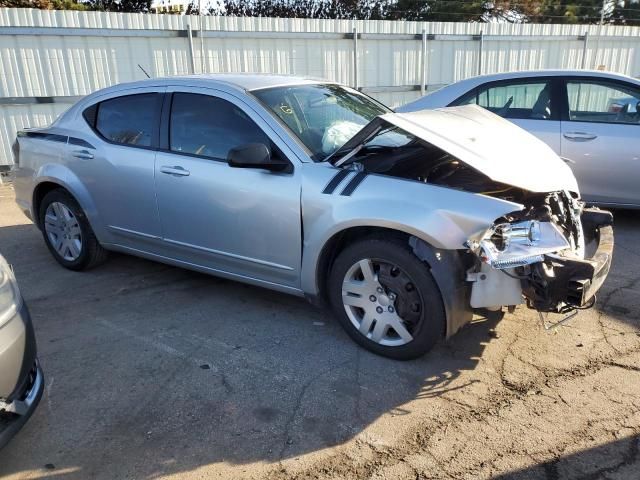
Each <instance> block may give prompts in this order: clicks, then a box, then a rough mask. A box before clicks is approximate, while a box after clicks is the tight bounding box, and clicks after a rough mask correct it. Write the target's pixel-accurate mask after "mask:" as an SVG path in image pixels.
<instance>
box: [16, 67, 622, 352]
mask: <svg viewBox="0 0 640 480" xmlns="http://www.w3.org/2000/svg"><path fill="white" fill-rule="evenodd" d="M505 138H506V139H508V141H505ZM14 157H15V163H16V165H17V171H16V177H15V191H16V201H17V202H18V205H19V206H20V207H21V208H22V210H23V211H24V212H25V214H26V215H28V216H29V217H30V218H31V219H33V221H34V223H35V224H36V225H37V226H38V228H40V229H41V230H42V233H43V237H44V240H45V242H46V244H47V246H48V248H49V250H50V251H51V253H52V255H53V256H54V258H55V259H56V260H57V261H58V262H59V263H60V264H62V265H63V266H65V267H67V268H70V269H74V270H83V269H86V268H89V267H92V266H94V265H97V264H98V263H100V262H102V261H103V260H104V259H105V257H106V254H107V251H108V250H114V251H119V252H125V253H130V254H133V255H138V256H141V257H145V258H149V259H153V260H157V261H161V262H165V263H168V264H172V265H177V266H182V267H186V268H191V269H194V270H198V271H202V272H206V273H211V274H215V275H220V276H223V277H226V278H230V279H235V280H239V281H243V282H247V283H251V284H254V285H259V286H263V287H267V288H272V289H274V290H278V291H282V292H287V293H291V294H294V295H299V296H306V297H307V298H309V299H310V300H311V301H312V302H313V303H316V304H326V303H328V304H329V305H330V306H331V307H332V308H333V311H334V313H335V315H336V316H337V318H338V319H339V321H340V322H341V324H342V326H343V327H344V328H345V330H346V331H347V333H348V334H349V335H350V336H351V337H352V338H353V339H354V340H355V341H356V342H358V343H359V344H361V345H362V346H364V347H366V348H368V349H369V350H371V351H373V352H376V353H378V354H381V355H386V356H389V357H392V358H398V359H408V358H415V357H417V356H420V355H422V354H424V353H425V352H427V351H428V350H429V349H430V348H431V347H432V346H433V345H434V344H435V342H436V341H437V340H438V339H440V338H441V337H443V336H447V337H448V336H451V335H453V334H454V333H455V332H456V331H457V330H458V329H459V328H460V327H462V326H463V325H464V324H466V323H467V322H469V321H470V320H471V318H472V315H473V312H474V310H477V309H487V308H488V309H492V310H500V309H501V308H502V306H515V305H519V304H523V303H526V304H527V306H529V307H531V308H534V309H536V310H539V311H543V312H555V313H564V312H568V311H571V310H573V309H576V308H585V307H589V306H591V305H593V302H594V299H595V292H596V291H597V290H598V289H599V288H600V286H601V285H602V282H603V281H604V279H605V278H606V276H607V274H608V271H609V267H610V264H611V254H612V249H613V234H612V228H611V226H610V224H611V215H610V214H609V213H607V212H602V211H599V210H589V209H584V208H583V204H582V203H581V201H580V199H579V191H578V186H577V184H576V180H575V177H574V176H573V174H572V173H571V170H570V169H569V167H568V166H567V165H566V164H565V163H564V162H562V161H561V160H560V159H559V158H558V157H557V156H556V155H555V154H554V153H553V152H552V151H551V150H550V149H549V148H548V147H547V146H546V145H545V144H544V143H542V142H540V141H539V140H537V139H535V138H534V137H532V136H531V135H529V134H528V133H526V132H525V131H523V130H521V129H520V128H518V127H516V126H514V125H512V124H511V123H509V122H507V121H505V120H502V119H501V118H499V117H498V116H496V115H493V114H492V113H489V112H487V111H486V110H483V109H481V108H479V107H475V106H467V107H461V108H453V109H447V110H439V111H429V112H421V113H412V114H395V113H393V112H392V111H391V110H389V109H388V108H386V107H384V106H383V105H381V104H379V103H378V102H376V101H374V100H373V99H371V98H369V97H367V96H365V95H363V94H362V93H360V92H358V91H355V90H353V89H350V88H348V87H344V86H340V85H338V84H335V83H331V82H324V81H318V80H312V79H306V78H299V77H288V76H277V75H271V76H260V75H212V76H193V77H175V78H167V79H153V80H147V81H143V82H137V83H132V84H124V85H119V86H116V87H112V88H108V89H105V90H101V91H98V92H96V93H94V94H92V95H90V96H88V97H86V98H84V99H83V100H81V101H80V102H78V104H76V105H75V106H74V107H72V108H71V109H70V110H68V111H67V112H66V113H65V114H63V115H62V116H61V117H60V118H59V119H58V120H57V121H56V122H54V123H53V124H52V125H51V126H50V127H47V128H41V129H30V130H25V131H22V132H20V133H19V134H18V138H17V141H16V143H15V145H14Z"/></svg>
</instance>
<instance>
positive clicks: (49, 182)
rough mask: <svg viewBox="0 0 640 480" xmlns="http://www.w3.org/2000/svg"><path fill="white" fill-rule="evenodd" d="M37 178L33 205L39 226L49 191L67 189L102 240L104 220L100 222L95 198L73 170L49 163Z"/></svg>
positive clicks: (35, 220) (38, 225)
mask: <svg viewBox="0 0 640 480" xmlns="http://www.w3.org/2000/svg"><path fill="white" fill-rule="evenodd" d="M47 167H48V168H47ZM37 178H38V182H37V184H36V185H35V186H34V188H33V193H32V199H31V202H32V203H31V205H32V215H33V220H34V223H35V224H36V225H37V227H38V228H40V227H41V225H40V221H39V219H40V208H41V205H42V200H43V199H44V197H45V195H47V193H49V192H51V191H52V190H55V189H58V188H60V189H63V190H65V191H66V192H67V193H68V194H69V195H71V196H72V197H73V198H74V200H75V201H76V202H78V205H80V208H82V210H83V212H84V213H85V215H86V216H87V219H88V220H89V223H90V224H91V228H92V229H93V231H94V233H95V235H96V238H98V240H99V241H102V238H103V236H104V228H103V225H102V222H100V219H99V215H98V211H97V209H96V206H95V203H94V201H93V198H92V197H91V195H90V193H89V191H88V190H87V189H86V188H85V186H84V185H83V184H82V183H81V182H80V180H79V179H78V178H77V177H76V176H75V175H74V174H73V173H72V172H71V171H69V170H68V169H66V168H64V167H62V166H60V165H49V166H45V167H44V168H43V169H41V171H40V172H38V175H37Z"/></svg>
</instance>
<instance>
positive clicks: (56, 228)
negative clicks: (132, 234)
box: [39, 189, 107, 270]
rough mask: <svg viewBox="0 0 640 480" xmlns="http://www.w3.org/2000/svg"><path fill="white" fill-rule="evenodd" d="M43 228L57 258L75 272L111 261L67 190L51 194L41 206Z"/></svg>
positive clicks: (49, 245) (53, 191)
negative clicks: (107, 259)
mask: <svg viewBox="0 0 640 480" xmlns="http://www.w3.org/2000/svg"><path fill="white" fill-rule="evenodd" d="M39 220H40V228H41V230H42V234H43V236H44V241H45V243H46V244H47V247H48V248H49V251H50V252H51V254H52V255H53V257H54V258H55V259H56V260H57V261H58V263H60V264H61V265H62V266H64V267H66V268H69V269H71V270H86V269H89V268H92V267H95V266H96V265H99V264H100V263H102V262H104V261H105V260H106V258H107V251H106V250H105V249H104V248H102V246H101V245H100V243H99V242H98V239H97V238H96V236H95V234H94V233H93V230H92V229H91V225H89V221H88V220H87V217H86V215H85V214H84V212H83V211H82V208H80V205H78V202H76V200H75V199H74V198H73V197H72V196H71V195H69V194H68V193H67V192H66V191H65V190H63V189H56V190H52V191H51V192H49V193H47V194H46V195H45V196H44V198H43V199H42V203H41V204H40V218H39Z"/></svg>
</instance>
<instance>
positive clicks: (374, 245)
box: [327, 236, 446, 360]
mask: <svg viewBox="0 0 640 480" xmlns="http://www.w3.org/2000/svg"><path fill="white" fill-rule="evenodd" d="M363 259H375V261H380V262H383V263H384V262H386V264H390V265H395V266H396V267H397V268H398V269H400V271H402V272H403V273H402V275H405V276H406V277H408V278H409V279H410V280H411V282H412V285H411V288H412V289H413V288H415V292H413V291H412V293H411V295H415V293H417V294H418V295H419V298H420V300H421V302H422V306H421V307H420V308H419V309H418V313H414V314H412V315H414V320H415V319H416V318H419V320H417V321H414V322H413V324H412V327H411V328H412V330H411V335H412V337H413V339H412V340H411V341H409V342H408V343H405V344H403V345H397V346H389V345H381V344H380V343H377V342H375V341H373V340H371V339H370V338H367V337H366V336H365V335H364V334H362V333H360V332H359V330H358V328H357V327H356V326H355V325H354V324H353V323H352V321H351V320H350V319H349V316H348V315H347V312H346V310H345V306H344V304H343V300H342V284H343V281H344V279H345V275H347V273H348V272H349V269H350V268H351V267H352V266H353V265H355V264H356V263H357V262H359V261H360V260H363ZM375 261H374V264H375ZM406 277H403V278H406ZM380 283H383V282H382V280H381V282H380ZM383 286H384V285H383ZM327 289H328V296H329V302H330V304H331V307H332V309H333V311H334V313H335V315H336V316H337V318H338V320H339V321H340V323H341V324H342V326H343V328H344V329H345V330H346V332H347V333H348V334H349V336H350V337H351V338H352V339H353V340H355V341H356V342H357V343H358V344H360V345H361V346H363V347H364V348H366V349H367V350H370V351H371V352H373V353H376V354H378V355H382V356H385V357H389V358H393V359H396V360H411V359H414V358H418V357H421V356H423V355H424V354H425V353H427V352H428V351H429V350H431V349H432V348H433V346H434V345H435V344H436V343H437V342H438V341H439V340H440V339H441V338H442V337H443V336H444V332H445V326H446V316H445V312H444V306H443V302H442V295H441V294H440V290H439V288H438V286H437V284H436V282H435V280H434V279H433V276H432V275H431V272H430V271H429V268H428V266H427V265H425V264H424V263H423V262H422V261H420V260H419V259H418V258H417V257H416V256H415V255H414V254H413V252H412V251H411V248H410V247H409V245H408V244H407V243H406V241H405V240H404V239H400V238H395V237H392V236H388V237H386V236H385V237H368V238H364V239H362V240H359V241H357V242H355V243H353V244H351V245H349V246H348V247H346V248H345V249H344V250H342V251H341V252H340V253H339V254H338V256H337V257H336V259H335V261H334V262H333V265H332V267H331V272H330V275H329V283H328V285H327ZM397 295H398V296H400V295H402V293H398V294H397ZM413 298H415V297H413ZM396 308H397V309H398V308H399V307H398V305H396ZM397 313H398V314H400V310H399V309H398V311H397ZM400 316H401V315H400ZM401 318H402V316H401ZM403 320H404V319H403ZM405 325H406V324H405ZM408 328H409V327H408V326H407V329H408Z"/></svg>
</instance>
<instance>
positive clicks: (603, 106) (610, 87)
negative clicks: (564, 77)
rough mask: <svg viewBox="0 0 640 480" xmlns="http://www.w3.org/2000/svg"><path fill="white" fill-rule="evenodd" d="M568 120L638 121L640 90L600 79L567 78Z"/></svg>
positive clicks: (639, 114) (639, 115)
mask: <svg viewBox="0 0 640 480" xmlns="http://www.w3.org/2000/svg"><path fill="white" fill-rule="evenodd" d="M567 94H568V96H569V120H573V121H577V122H601V123H633V124H636V125H637V124H640V89H638V88H633V87H632V86H628V87H627V86H623V85H620V84H614V83H609V82H601V81H597V80H595V81H590V80H589V81H586V80H581V81H569V82H567Z"/></svg>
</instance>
